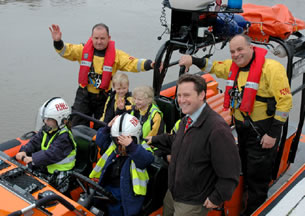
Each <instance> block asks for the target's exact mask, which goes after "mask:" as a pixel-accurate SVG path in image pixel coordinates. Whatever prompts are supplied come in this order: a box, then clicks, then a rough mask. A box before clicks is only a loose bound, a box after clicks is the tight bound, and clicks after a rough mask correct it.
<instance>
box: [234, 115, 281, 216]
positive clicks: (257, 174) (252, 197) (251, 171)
mask: <svg viewBox="0 0 305 216" xmlns="http://www.w3.org/2000/svg"><path fill="white" fill-rule="evenodd" d="M271 124H272V118H271V119H266V120H262V121H259V122H255V123H254V127H255V130H254V129H253V127H252V126H251V125H248V126H245V124H244V123H243V122H241V121H235V125H236V131H237V134H238V146H239V154H240V157H241V163H242V172H243V176H244V180H245V181H244V182H245V192H247V194H248V199H247V206H246V210H245V212H244V215H251V213H253V212H254V211H255V210H256V209H257V208H258V207H259V206H260V205H261V204H262V203H263V202H264V201H265V200H266V199H267V195H268V189H269V183H270V182H271V180H272V169H273V165H274V161H275V157H276V149H277V144H276V145H275V146H274V147H273V148H271V149H263V148H262V146H261V144H260V141H261V138H262V136H263V135H264V134H266V132H267V131H268V130H269V128H270V126H271Z"/></svg>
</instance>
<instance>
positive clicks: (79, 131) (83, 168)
mask: <svg viewBox="0 0 305 216" xmlns="http://www.w3.org/2000/svg"><path fill="white" fill-rule="evenodd" d="M72 134H73V136H74V140H75V142H76V144H77V153H76V164H75V167H74V170H75V171H76V172H79V173H81V174H83V175H85V176H88V175H89V173H90V172H91V171H92V164H93V163H94V162H96V160H97V146H96V144H95V142H94V141H93V140H92V138H93V137H94V136H95V135H96V130H94V129H92V128H90V127H88V126H85V125H77V126H74V127H73V128H72Z"/></svg>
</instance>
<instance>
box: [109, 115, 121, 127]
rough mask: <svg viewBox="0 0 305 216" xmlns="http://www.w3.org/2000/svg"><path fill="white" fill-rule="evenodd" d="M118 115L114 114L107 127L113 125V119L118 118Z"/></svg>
mask: <svg viewBox="0 0 305 216" xmlns="http://www.w3.org/2000/svg"><path fill="white" fill-rule="evenodd" d="M118 117H119V116H118V115H117V116H115V117H114V118H113V119H112V120H111V121H110V122H109V123H108V127H111V126H112V125H113V123H114V122H115V120H116V119H117V118H118Z"/></svg>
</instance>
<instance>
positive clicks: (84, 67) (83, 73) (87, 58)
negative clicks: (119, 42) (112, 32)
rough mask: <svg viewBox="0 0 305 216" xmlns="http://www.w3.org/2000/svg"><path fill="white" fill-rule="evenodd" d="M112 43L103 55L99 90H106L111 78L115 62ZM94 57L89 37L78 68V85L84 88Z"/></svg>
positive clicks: (110, 42) (112, 42) (111, 42)
mask: <svg viewBox="0 0 305 216" xmlns="http://www.w3.org/2000/svg"><path fill="white" fill-rule="evenodd" d="M114 44H115V43H114V41H109V43H108V47H107V49H106V53H105V59H104V64H103V68H102V80H101V84H100V86H99V88H100V89H106V90H107V89H108V88H109V84H110V81H111V77H112V66H113V64H114V60H115V45H114ZM93 56H94V47H93V43H92V38H91V37H90V38H89V40H88V41H87V43H86V44H85V45H84V49H83V53H82V60H81V64H80V68H79V74H78V83H79V84H80V85H81V86H83V87H85V86H87V85H88V73H89V72H90V69H91V65H92V61H93Z"/></svg>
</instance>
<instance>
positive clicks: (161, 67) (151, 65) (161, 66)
mask: <svg viewBox="0 0 305 216" xmlns="http://www.w3.org/2000/svg"><path fill="white" fill-rule="evenodd" d="M150 67H151V68H154V67H155V62H154V61H153V62H152V63H151V64H150ZM162 70H163V62H161V64H160V67H159V72H160V73H161V71H162Z"/></svg>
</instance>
